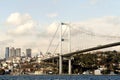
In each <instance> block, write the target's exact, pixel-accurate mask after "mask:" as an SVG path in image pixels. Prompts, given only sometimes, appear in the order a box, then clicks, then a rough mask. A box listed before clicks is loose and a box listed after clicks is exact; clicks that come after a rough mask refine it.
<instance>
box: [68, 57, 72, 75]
mask: <svg viewBox="0 0 120 80" xmlns="http://www.w3.org/2000/svg"><path fill="white" fill-rule="evenodd" d="M71 69H72V67H71V58H69V59H68V74H69V75H70V74H71Z"/></svg>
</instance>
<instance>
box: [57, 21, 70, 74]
mask: <svg viewBox="0 0 120 80" xmlns="http://www.w3.org/2000/svg"><path fill="white" fill-rule="evenodd" d="M63 25H66V26H67V27H68V53H70V52H71V26H70V25H69V24H67V23H61V26H60V54H59V74H62V41H64V39H63V36H62V26H63ZM68 69H69V70H68V73H69V74H71V57H69V58H68Z"/></svg>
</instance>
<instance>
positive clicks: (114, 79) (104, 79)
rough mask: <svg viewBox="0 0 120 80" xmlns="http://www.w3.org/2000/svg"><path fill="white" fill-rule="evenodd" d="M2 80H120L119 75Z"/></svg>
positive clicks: (3, 79) (7, 79)
mask: <svg viewBox="0 0 120 80" xmlns="http://www.w3.org/2000/svg"><path fill="white" fill-rule="evenodd" d="M0 80H120V76H119V75H100V76H95V75H39V76H38V75H24V76H10V75H3V76H0Z"/></svg>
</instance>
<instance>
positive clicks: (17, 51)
mask: <svg viewBox="0 0 120 80" xmlns="http://www.w3.org/2000/svg"><path fill="white" fill-rule="evenodd" d="M15 53H16V55H15V56H17V57H20V56H21V48H16V50H15Z"/></svg>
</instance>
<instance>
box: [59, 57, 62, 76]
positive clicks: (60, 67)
mask: <svg viewBox="0 0 120 80" xmlns="http://www.w3.org/2000/svg"><path fill="white" fill-rule="evenodd" d="M59 74H62V56H61V55H59Z"/></svg>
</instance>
